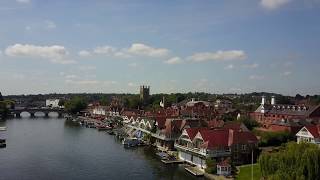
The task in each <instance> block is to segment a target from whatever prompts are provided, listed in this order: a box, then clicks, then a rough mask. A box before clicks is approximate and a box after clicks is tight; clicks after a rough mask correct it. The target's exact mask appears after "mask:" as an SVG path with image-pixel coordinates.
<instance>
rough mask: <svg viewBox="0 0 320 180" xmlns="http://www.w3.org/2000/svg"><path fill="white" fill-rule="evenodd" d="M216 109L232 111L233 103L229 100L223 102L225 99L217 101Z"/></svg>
mask: <svg viewBox="0 0 320 180" xmlns="http://www.w3.org/2000/svg"><path fill="white" fill-rule="evenodd" d="M214 107H215V108H216V109H226V110H228V109H231V108H232V102H231V101H229V100H223V99H217V100H216V101H215V103H214Z"/></svg>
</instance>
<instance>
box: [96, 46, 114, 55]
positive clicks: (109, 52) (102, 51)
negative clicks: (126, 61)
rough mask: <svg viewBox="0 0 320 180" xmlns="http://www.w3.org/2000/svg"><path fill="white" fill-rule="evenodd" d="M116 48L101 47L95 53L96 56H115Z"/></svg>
mask: <svg viewBox="0 0 320 180" xmlns="http://www.w3.org/2000/svg"><path fill="white" fill-rule="evenodd" d="M115 51H116V48H114V47H111V46H99V47H96V48H95V49H94V50H93V52H94V53H96V54H106V55H114V53H115Z"/></svg>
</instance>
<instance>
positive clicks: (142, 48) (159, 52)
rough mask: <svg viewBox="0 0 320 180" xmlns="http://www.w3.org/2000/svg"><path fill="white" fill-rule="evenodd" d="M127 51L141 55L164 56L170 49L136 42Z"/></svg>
mask: <svg viewBox="0 0 320 180" xmlns="http://www.w3.org/2000/svg"><path fill="white" fill-rule="evenodd" d="M127 52H128V53H130V54H134V55H139V56H149V57H164V56H167V55H168V54H169V50H168V49H165V48H154V47H151V46H148V45H145V44H142V43H134V44H132V45H131V47H130V48H129V49H127Z"/></svg>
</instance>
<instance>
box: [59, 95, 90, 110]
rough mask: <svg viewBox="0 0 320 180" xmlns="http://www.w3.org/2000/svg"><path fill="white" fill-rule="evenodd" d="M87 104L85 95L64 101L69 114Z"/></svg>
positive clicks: (83, 107) (82, 108)
mask: <svg viewBox="0 0 320 180" xmlns="http://www.w3.org/2000/svg"><path fill="white" fill-rule="evenodd" d="M87 106H88V100H87V99H86V98H85V97H80V96H76V97H73V98H72V99H70V100H69V101H66V102H64V107H65V110H66V111H67V112H69V113H71V114H76V113H78V112H80V111H82V110H84V109H85V108H87Z"/></svg>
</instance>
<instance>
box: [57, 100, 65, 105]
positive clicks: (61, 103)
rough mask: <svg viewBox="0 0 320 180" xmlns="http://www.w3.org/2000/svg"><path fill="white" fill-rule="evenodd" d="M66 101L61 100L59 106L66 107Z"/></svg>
mask: <svg viewBox="0 0 320 180" xmlns="http://www.w3.org/2000/svg"><path fill="white" fill-rule="evenodd" d="M65 103H66V101H65V100H64V99H60V100H59V103H58V105H59V106H64V105H65Z"/></svg>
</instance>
